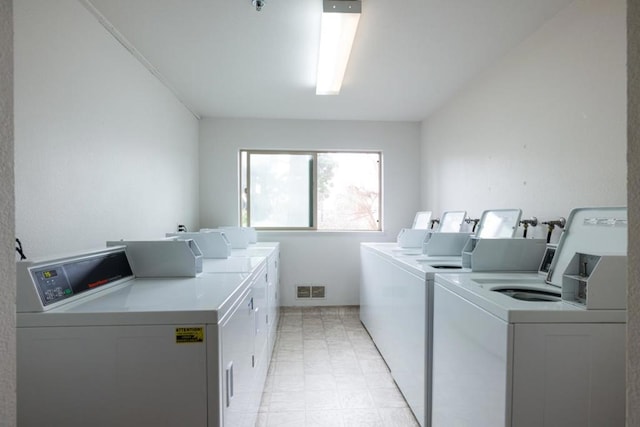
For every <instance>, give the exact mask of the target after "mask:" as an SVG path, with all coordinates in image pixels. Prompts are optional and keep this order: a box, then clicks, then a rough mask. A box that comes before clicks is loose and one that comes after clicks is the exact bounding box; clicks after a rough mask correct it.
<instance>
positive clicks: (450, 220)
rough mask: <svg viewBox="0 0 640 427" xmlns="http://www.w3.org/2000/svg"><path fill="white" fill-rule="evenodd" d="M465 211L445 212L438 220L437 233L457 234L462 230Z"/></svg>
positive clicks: (465, 215)
mask: <svg viewBox="0 0 640 427" xmlns="http://www.w3.org/2000/svg"><path fill="white" fill-rule="evenodd" d="M466 217H467V211H445V212H443V213H442V218H440V225H439V226H438V231H439V232H441V233H457V232H459V231H460V229H461V228H462V224H463V223H464V220H465V218H466Z"/></svg>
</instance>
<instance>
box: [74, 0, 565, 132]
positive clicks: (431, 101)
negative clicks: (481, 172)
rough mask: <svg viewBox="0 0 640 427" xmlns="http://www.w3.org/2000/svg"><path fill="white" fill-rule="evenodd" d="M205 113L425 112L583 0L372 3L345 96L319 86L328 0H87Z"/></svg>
mask: <svg viewBox="0 0 640 427" xmlns="http://www.w3.org/2000/svg"><path fill="white" fill-rule="evenodd" d="M84 1H85V3H88V2H90V3H91V4H92V5H93V6H94V7H95V9H97V11H98V12H99V14H101V15H102V16H103V17H104V18H106V20H107V21H108V22H109V23H110V24H111V25H113V26H114V27H115V28H116V29H117V31H118V32H119V33H120V34H121V35H122V36H124V38H126V40H127V41H128V42H129V43H130V44H131V45H132V46H133V47H134V48H135V49H136V50H138V51H139V52H140V53H141V54H142V56H144V57H145V58H146V59H147V61H148V62H149V63H150V64H152V66H153V67H154V68H156V69H157V71H158V72H159V73H160V74H161V75H162V76H163V77H164V79H165V80H166V82H167V83H168V85H169V86H170V87H172V89H173V90H174V91H175V92H176V94H177V95H178V97H179V98H180V99H181V100H182V102H183V103H184V104H185V105H187V106H188V107H189V108H190V109H191V110H192V111H194V112H195V113H196V114H197V115H199V116H205V117H206V116H209V117H248V118H290V119H346V120H408V121H420V120H423V119H424V118H426V117H427V116H428V115H429V114H430V113H431V112H433V111H434V109H436V108H437V107H438V106H440V105H441V104H442V103H443V102H444V101H446V100H447V99H448V98H449V97H451V96H452V95H453V94H454V93H455V92H456V91H457V90H459V89H460V88H461V87H462V86H463V85H464V84H465V83H466V82H468V81H469V79H470V78H472V77H473V76H474V75H476V74H478V73H479V72H481V71H482V70H484V69H485V68H486V67H487V66H489V65H490V64H492V63H495V61H497V60H498V59H499V58H500V57H502V56H503V55H505V53H507V52H508V51H509V50H510V49H511V48H513V47H514V46H516V45H517V44H519V43H520V42H522V41H523V40H524V39H525V38H526V37H527V36H528V35H530V34H531V33H533V32H534V31H535V30H536V29H538V28H539V27H540V26H541V25H542V24H543V23H544V22H545V21H546V20H548V19H549V18H551V17H552V16H553V15H555V14H556V13H557V12H558V11H560V10H561V9H562V8H563V7H564V6H566V5H567V4H569V3H570V2H571V1H572V0H402V1H400V0H362V16H361V19H360V26H359V28H358V33H357V35H356V40H355V43H354V46H353V51H352V54H351V59H350V62H349V65H348V67H347V72H346V76H345V81H344V84H343V86H342V91H341V92H340V94H339V95H337V96H317V95H315V66H316V55H317V46H318V39H319V32H320V14H321V11H322V0H266V5H265V6H264V8H263V9H262V11H260V12H257V11H256V10H255V9H254V8H253V6H252V5H251V0H84Z"/></svg>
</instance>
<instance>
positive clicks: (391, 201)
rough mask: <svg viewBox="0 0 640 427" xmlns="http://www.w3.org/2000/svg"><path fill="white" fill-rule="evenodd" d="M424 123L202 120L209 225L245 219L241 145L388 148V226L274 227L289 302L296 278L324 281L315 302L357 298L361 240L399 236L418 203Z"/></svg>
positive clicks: (204, 214)
mask: <svg viewBox="0 0 640 427" xmlns="http://www.w3.org/2000/svg"><path fill="white" fill-rule="evenodd" d="M419 144H420V125H419V123H398V122H351V121H307V120H251V119H205V120H202V121H201V127H200V183H201V187H200V202H201V203H200V218H201V224H202V226H203V227H213V226H218V225H235V224H237V223H238V209H239V208H238V151H239V149H241V148H255V149H262V148H268V149H292V150H293V149H318V150H320V149H338V150H359V149H360V150H365V149H366V150H381V151H382V152H383V165H384V171H383V174H384V177H383V181H384V187H383V215H384V218H383V222H384V230H385V231H384V232H383V233H334V232H329V233H324V232H288V233H283V232H279V233H276V232H273V233H267V232H264V233H260V236H259V239H260V240H263V241H266V240H274V241H280V242H281V256H282V262H281V267H282V270H281V282H280V289H281V295H282V297H283V304H284V305H303V304H305V303H309V301H297V300H295V298H294V293H293V291H294V286H295V285H296V284H324V285H326V286H327V298H326V300H324V301H318V300H314V301H313V305H339V304H358V303H359V295H358V287H359V281H360V271H359V268H360V267H359V265H360V264H359V259H360V258H359V243H360V242H363V241H381V240H394V239H395V237H396V235H397V234H398V231H399V230H400V228H402V227H406V226H409V225H411V221H412V220H413V216H414V214H415V212H416V211H417V210H418V207H419V197H420V196H419V195H420V189H419V168H420V165H419Z"/></svg>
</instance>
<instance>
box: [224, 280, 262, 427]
mask: <svg viewBox="0 0 640 427" xmlns="http://www.w3.org/2000/svg"><path fill="white" fill-rule="evenodd" d="M252 298H253V295H252V292H251V289H249V290H248V291H247V292H246V294H245V295H244V297H243V298H242V299H241V303H240V304H239V305H238V307H236V309H235V311H234V312H233V314H232V315H231V316H230V317H229V319H228V320H227V321H226V322H225V323H224V324H223V325H222V327H221V332H220V335H221V352H222V366H221V372H220V378H221V379H222V383H223V387H222V399H221V404H222V414H223V423H224V427H241V426H242V427H244V426H253V425H254V424H255V419H256V417H257V410H258V408H257V407H254V406H255V404H254V403H253V402H254V400H255V391H254V389H253V382H254V381H253V376H254V369H253V348H254V347H253V344H254V335H255V331H254V328H255V315H254V311H253V300H252ZM252 423H253V424H252Z"/></svg>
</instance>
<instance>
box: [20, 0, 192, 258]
mask: <svg viewBox="0 0 640 427" xmlns="http://www.w3.org/2000/svg"><path fill="white" fill-rule="evenodd" d="M14 30H15V36H14V40H15V177H16V183H15V185H16V190H15V194H16V233H17V235H18V237H19V238H20V239H21V240H22V242H23V244H24V246H25V251H26V252H27V256H29V257H31V258H35V257H39V256H46V255H50V254H55V253H61V252H70V251H78V250H84V249H89V248H95V247H104V244H105V241H106V240H116V239H120V238H128V239H146V238H160V237H163V236H164V233H166V232H167V231H172V230H175V229H176V227H177V224H179V223H182V224H186V225H187V226H188V227H189V228H193V227H197V225H198V186H199V184H198V120H197V119H196V118H195V117H194V116H193V115H192V114H191V113H190V112H189V111H188V110H187V109H186V108H185V107H184V106H183V105H182V104H181V103H180V102H179V101H178V100H177V99H176V98H175V96H174V95H173V93H171V92H170V91H169V90H168V89H167V88H166V87H165V86H163V85H162V84H161V83H160V82H159V81H158V80H157V79H156V78H155V77H154V76H153V75H152V74H151V73H150V72H149V71H148V70H147V69H146V68H145V67H143V66H142V65H141V64H140V63H139V62H138V61H137V60H136V59H135V58H134V57H133V56H132V55H131V54H130V52H129V51H128V50H126V49H125V48H124V47H123V46H122V45H121V44H120V43H119V42H118V41H117V40H116V39H115V38H114V37H113V36H112V35H111V34H110V33H108V32H107V31H106V30H105V28H103V27H102V25H100V24H99V23H98V21H97V20H96V18H95V17H94V16H93V15H92V14H91V13H89V11H87V10H86V9H85V8H84V7H83V6H82V5H81V4H80V2H78V1H76V0H56V1H50V0H21V1H19V2H16V3H15V4H14Z"/></svg>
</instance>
